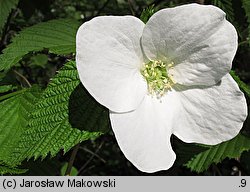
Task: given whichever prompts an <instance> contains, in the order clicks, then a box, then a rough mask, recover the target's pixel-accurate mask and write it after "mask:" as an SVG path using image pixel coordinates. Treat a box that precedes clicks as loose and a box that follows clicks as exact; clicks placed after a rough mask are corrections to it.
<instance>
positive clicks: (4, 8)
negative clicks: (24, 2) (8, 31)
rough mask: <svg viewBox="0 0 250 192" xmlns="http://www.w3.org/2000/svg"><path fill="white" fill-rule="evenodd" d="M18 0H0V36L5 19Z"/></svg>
mask: <svg viewBox="0 0 250 192" xmlns="http://www.w3.org/2000/svg"><path fill="white" fill-rule="evenodd" d="M18 1H19V0H0V15H1V17H0V34H1V31H2V28H3V27H4V24H5V23H6V21H7V18H8V16H9V14H10V12H11V10H12V9H13V8H15V7H16V5H17V3H18Z"/></svg>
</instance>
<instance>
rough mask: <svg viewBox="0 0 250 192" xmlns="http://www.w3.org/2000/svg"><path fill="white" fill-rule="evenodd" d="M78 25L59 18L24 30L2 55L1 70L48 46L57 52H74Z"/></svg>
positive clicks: (0, 59) (53, 51)
mask: <svg viewBox="0 0 250 192" xmlns="http://www.w3.org/2000/svg"><path fill="white" fill-rule="evenodd" d="M78 27H79V23H78V22H77V21H74V20H69V19H58V20H51V21H48V22H44V23H39V24H37V25H34V26H32V27H28V28H26V29H24V30H22V31H21V32H20V34H18V35H17V36H16V37H14V38H13V41H12V43H11V44H10V45H8V47H7V48H6V49H4V50H3V54H2V55H0V70H7V69H9V68H10V67H12V66H14V65H15V64H17V63H18V62H19V61H20V60H21V59H22V57H23V56H24V55H26V54H27V53H29V52H31V51H41V50H43V49H45V48H47V49H49V51H50V52H51V53H55V54H69V53H74V52H75V36H76V31H77V29H78Z"/></svg>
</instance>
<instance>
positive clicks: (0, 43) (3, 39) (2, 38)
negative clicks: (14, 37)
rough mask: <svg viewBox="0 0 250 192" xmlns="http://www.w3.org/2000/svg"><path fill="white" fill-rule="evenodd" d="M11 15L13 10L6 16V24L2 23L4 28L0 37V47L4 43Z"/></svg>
mask: <svg viewBox="0 0 250 192" xmlns="http://www.w3.org/2000/svg"><path fill="white" fill-rule="evenodd" d="M12 15H13V10H12V11H11V12H10V14H9V16H8V18H7V22H6V24H5V25H4V29H3V32H2V37H1V41H0V49H1V47H3V45H4V41H5V36H6V35H7V32H8V28H9V24H10V21H11V17H12Z"/></svg>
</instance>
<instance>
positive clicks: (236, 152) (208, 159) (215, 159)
mask: <svg viewBox="0 0 250 192" xmlns="http://www.w3.org/2000/svg"><path fill="white" fill-rule="evenodd" d="M248 150H250V138H248V137H246V136H244V135H242V134H239V135H238V136H236V137H235V138H233V139H231V140H229V141H226V142H223V143H221V144H218V145H215V146H212V147H210V148H209V149H207V150H206V151H204V152H201V153H200V154H198V155H196V156H195V157H194V158H193V159H191V160H190V161H189V162H187V164H186V166H187V167H188V168H190V169H191V170H192V171H196V172H202V171H205V170H206V169H208V168H209V166H210V165H211V164H212V163H219V162H221V161H222V160H224V159H225V158H227V157H228V158H237V157H239V156H240V155H241V153H242V152H243V151H248Z"/></svg>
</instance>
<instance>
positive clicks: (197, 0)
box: [196, 0, 205, 5]
mask: <svg viewBox="0 0 250 192" xmlns="http://www.w3.org/2000/svg"><path fill="white" fill-rule="evenodd" d="M196 3H199V4H201V5H204V3H205V0H196Z"/></svg>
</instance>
